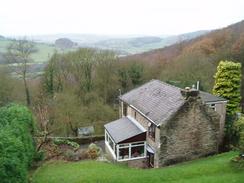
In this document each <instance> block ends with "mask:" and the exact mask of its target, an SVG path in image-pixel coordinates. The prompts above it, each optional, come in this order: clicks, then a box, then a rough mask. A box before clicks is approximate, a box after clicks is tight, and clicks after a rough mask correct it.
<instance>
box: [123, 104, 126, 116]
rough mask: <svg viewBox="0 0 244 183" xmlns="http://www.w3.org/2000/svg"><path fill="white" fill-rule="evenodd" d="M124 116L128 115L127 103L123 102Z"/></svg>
mask: <svg viewBox="0 0 244 183" xmlns="http://www.w3.org/2000/svg"><path fill="white" fill-rule="evenodd" d="M122 112H123V116H127V105H126V104H125V103H123V111H122Z"/></svg>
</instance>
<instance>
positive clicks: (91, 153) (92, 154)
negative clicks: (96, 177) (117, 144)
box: [87, 143, 102, 159]
mask: <svg viewBox="0 0 244 183" xmlns="http://www.w3.org/2000/svg"><path fill="white" fill-rule="evenodd" d="M101 151H102V150H101V148H100V147H98V146H97V145H96V144H93V143H92V144H90V145H89V147H88V150H87V154H88V158H90V159H97V158H98V157H99V156H100V154H101Z"/></svg>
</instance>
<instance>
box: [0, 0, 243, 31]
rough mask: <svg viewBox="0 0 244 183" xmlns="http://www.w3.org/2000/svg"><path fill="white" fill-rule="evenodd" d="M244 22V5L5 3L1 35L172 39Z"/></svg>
mask: <svg viewBox="0 0 244 183" xmlns="http://www.w3.org/2000/svg"><path fill="white" fill-rule="evenodd" d="M243 19H244V0H39V1H37V0H2V1H1V3H0V35H5V36H7V35H8V36H17V35H22V36H28V35H37V34H56V33H88V34H103V35H104V34H105V35H129V34H134V35H165V34H166V35H169V34H179V33H185V32H192V31H196V30H206V29H215V28H220V27H224V26H227V25H229V24H232V23H235V22H238V21H241V20H243Z"/></svg>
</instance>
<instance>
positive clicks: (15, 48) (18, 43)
mask: <svg viewBox="0 0 244 183" xmlns="http://www.w3.org/2000/svg"><path fill="white" fill-rule="evenodd" d="M36 51H37V50H36V49H35V45H34V43H33V42H31V41H28V40H26V39H22V40H13V41H12V42H11V44H10V45H9V46H8V52H7V54H6V57H7V61H8V63H9V64H13V66H14V68H15V69H14V71H15V72H16V73H17V75H18V76H20V77H21V78H22V79H23V82H24V87H25V94H26V103H27V105H28V106H30V104H31V98H30V91H29V88H28V84H27V72H28V67H29V63H30V62H31V61H32V59H31V54H32V53H34V52H36Z"/></svg>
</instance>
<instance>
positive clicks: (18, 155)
mask: <svg viewBox="0 0 244 183" xmlns="http://www.w3.org/2000/svg"><path fill="white" fill-rule="evenodd" d="M33 132H34V121H33V118H32V114H31V112H30V111H29V110H28V108H27V107H24V106H21V105H14V104H12V105H9V106H7V107H2V108H0V139H1V141H0V154H1V156H0V180H1V182H2V183H11V182H19V183H25V182H27V173H28V168H29V166H30V165H31V163H32V160H33V157H34V154H35V144H34V141H33V138H32V133H33Z"/></svg>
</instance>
